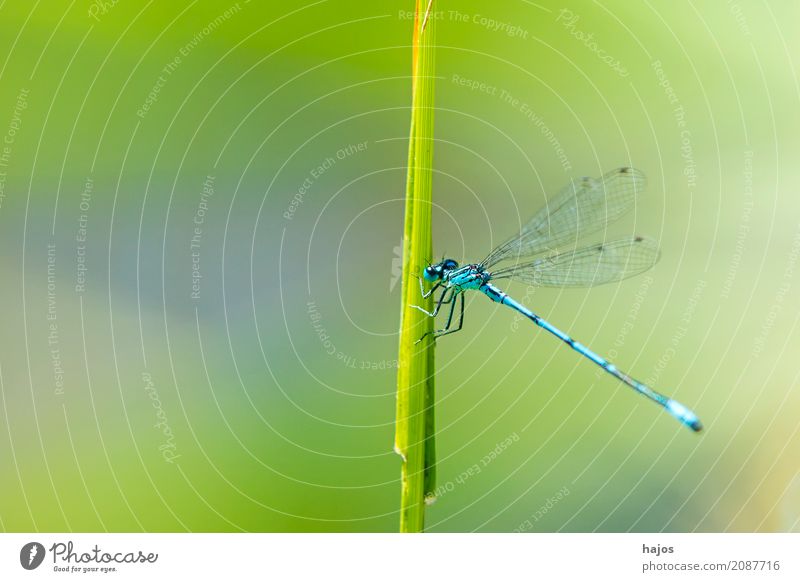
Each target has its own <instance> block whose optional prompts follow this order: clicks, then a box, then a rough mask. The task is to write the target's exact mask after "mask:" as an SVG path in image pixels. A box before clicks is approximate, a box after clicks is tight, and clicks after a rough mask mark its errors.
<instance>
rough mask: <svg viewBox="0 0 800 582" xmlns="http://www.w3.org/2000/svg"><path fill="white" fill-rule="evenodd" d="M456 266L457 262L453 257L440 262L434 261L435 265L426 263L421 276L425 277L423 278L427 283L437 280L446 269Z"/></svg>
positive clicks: (450, 269)
mask: <svg viewBox="0 0 800 582" xmlns="http://www.w3.org/2000/svg"><path fill="white" fill-rule="evenodd" d="M457 268H458V263H457V262H456V261H454V260H453V259H445V260H443V261H442V262H441V263H436V264H435V265H428V266H427V267H425V270H424V271H423V273H422V276H423V277H425V280H426V281H428V282H429V283H433V282H434V281H439V280H440V279H442V278H443V277H444V275H445V273H447V272H448V271H452V270H453V269H457Z"/></svg>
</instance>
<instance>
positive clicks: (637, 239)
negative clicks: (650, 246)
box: [633, 236, 644, 242]
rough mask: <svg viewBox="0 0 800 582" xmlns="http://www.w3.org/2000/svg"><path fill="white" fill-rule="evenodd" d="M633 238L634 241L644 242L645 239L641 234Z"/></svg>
mask: <svg viewBox="0 0 800 582" xmlns="http://www.w3.org/2000/svg"><path fill="white" fill-rule="evenodd" d="M633 240H634V242H642V241H643V240H644V239H643V238H642V237H640V236H637V237H636V238H634V239H633Z"/></svg>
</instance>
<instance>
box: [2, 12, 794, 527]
mask: <svg viewBox="0 0 800 582" xmlns="http://www.w3.org/2000/svg"><path fill="white" fill-rule="evenodd" d="M265 4H267V5H266V6H264V5H262V3H257V2H244V1H242V2H239V3H231V4H227V3H224V2H223V3H220V2H202V1H196V2H175V3H172V2H170V3H167V2H153V1H150V2H147V3H145V2H132V1H127V0H121V1H119V2H116V3H114V2H110V1H109V2H105V3H103V2H95V3H90V2H86V1H80V2H79V1H72V2H67V1H55V2H46V3H45V2H41V1H37V2H22V1H20V0H6V1H5V2H2V3H0V133H2V139H3V143H2V144H0V154H2V157H0V172H1V174H0V187H1V188H2V190H0V194H1V195H2V196H0V242H1V243H2V247H0V248H1V249H2V251H1V252H0V260H1V261H2V268H3V281H4V284H3V285H0V309H2V321H3V325H2V327H0V345H2V350H1V351H0V380H2V383H1V384H0V389H1V390H0V393H1V394H2V400H0V404H1V405H2V409H3V413H2V415H0V424H2V425H3V426H2V428H1V429H0V480H1V481H0V483H1V487H2V495H0V527H2V528H3V529H4V530H6V531H26V530H47V531H53V530H57V531H61V530H76V531H93V530H99V531H105V530H108V531H141V530H146V531H184V530H193V531H198V530H199V531H239V530H245V531H395V530H396V528H397V525H398V513H397V510H398V504H399V481H398V476H399V459H398V458H397V457H396V456H395V455H394V453H393V452H392V441H393V419H394V412H395V409H394V406H395V397H394V388H395V372H396V370H395V367H396V360H395V358H396V347H397V329H398V317H399V304H398V301H399V295H400V288H399V283H398V279H399V274H400V257H399V245H400V243H401V235H402V209H403V203H402V196H403V190H404V178H405V168H404V165H405V163H406V147H407V135H408V121H409V110H408V104H409V102H410V83H409V72H410V59H411V55H410V49H409V46H408V45H409V40H410V37H411V25H412V22H411V20H410V19H409V18H408V16H409V14H408V13H409V12H410V11H411V10H412V9H413V2H411V1H410V0H408V1H404V2H395V1H390V2H380V3H374V4H370V3H363V2H362V3H355V2H345V1H343V0H330V1H325V0H322V1H318V2H313V3H309V4H302V3H286V2H280V3H276V2H270V3H265ZM436 5H437V7H436V10H437V12H436V15H435V18H436V19H437V42H438V44H439V45H440V49H439V50H438V54H437V75H438V77H439V78H438V81H437V85H436V90H437V95H436V102H437V112H436V136H437V142H436V145H435V154H434V159H435V170H436V175H435V179H434V191H435V194H434V198H435V204H436V213H435V253H436V254H437V256H438V255H441V254H445V253H446V254H447V255H448V256H452V257H454V258H456V259H457V260H460V261H461V260H479V259H481V258H482V257H483V256H484V255H485V254H486V253H487V252H488V251H489V250H490V249H491V247H492V246H493V245H495V244H497V243H498V242H500V241H501V240H503V239H505V238H507V237H508V236H509V235H511V234H513V233H514V232H515V231H516V230H517V229H518V228H519V225H520V223H521V221H524V220H525V218H526V217H527V216H528V215H530V214H531V213H532V212H533V211H535V210H536V209H537V208H538V207H539V206H540V205H541V204H542V203H543V202H544V200H545V199H546V197H547V196H548V195H552V194H553V193H555V192H556V191H557V190H558V189H559V188H560V187H561V186H563V185H564V184H566V183H567V182H568V181H569V180H570V178H574V177H580V176H583V175H591V176H596V175H600V174H602V173H604V172H605V171H608V170H610V169H612V168H615V167H618V166H622V165H633V166H635V167H638V168H640V169H642V170H643V171H644V172H645V173H646V174H647V175H648V177H649V187H648V191H647V194H646V195H645V196H643V197H642V199H641V201H640V204H638V205H637V208H636V212H635V215H632V216H630V217H628V218H626V219H625V220H624V221H622V222H621V223H620V224H616V225H614V226H613V228H611V229H610V230H609V232H608V233H607V234H608V235H609V236H610V235H612V234H613V235H617V234H625V233H631V232H637V233H642V234H649V235H650V236H653V237H656V238H658V239H659V241H660V244H661V247H662V259H661V261H660V263H659V264H658V265H657V266H656V268H655V269H653V270H652V271H651V272H649V273H648V275H646V276H640V277H638V278H636V279H631V280H628V281H625V282H623V283H620V284H615V285H609V286H605V287H600V288H596V289H592V290H563V291H561V290H557V289H541V290H535V291H534V290H528V289H526V288H525V286H524V285H519V284H511V285H510V286H509V290H510V292H512V293H514V294H516V296H517V297H519V298H520V299H521V300H524V302H525V303H526V304H528V305H529V306H531V307H532V308H533V309H534V310H536V311H537V312H538V313H540V314H541V315H542V316H544V317H546V318H548V319H549V320H550V321H552V322H553V323H554V324H555V325H557V326H559V327H561V328H562V329H565V330H568V331H570V332H571V333H572V334H573V335H574V336H575V337H576V338H578V339H579V340H580V341H582V342H583V343H585V344H587V345H589V346H591V347H592V348H593V349H595V350H597V351H598V352H599V353H601V354H608V355H610V356H613V360H614V361H615V363H616V364H617V365H619V367H620V368H622V369H624V370H627V371H630V373H631V374H633V375H634V376H636V377H638V378H641V379H642V380H646V381H649V382H650V383H651V384H652V385H653V386H654V387H655V388H657V389H660V390H662V391H664V392H666V393H668V394H670V395H674V396H676V397H677V398H678V399H679V400H681V401H682V402H684V403H686V404H687V405H689V406H691V407H692V408H694V409H695V410H696V411H697V412H698V414H699V415H700V416H701V418H702V419H703V421H704V423H705V425H706V427H707V430H706V432H704V433H703V434H701V435H693V434H691V433H690V432H689V431H687V430H686V429H685V428H682V427H681V426H680V425H679V424H678V423H676V422H674V421H673V420H672V419H671V418H669V416H668V415H666V414H664V413H663V412H662V411H660V410H658V409H657V407H655V406H652V405H651V404H649V403H647V402H645V401H644V400H642V399H640V398H638V397H636V396H635V395H633V394H632V393H630V391H629V390H628V389H626V388H625V387H623V386H621V385H620V384H619V383H617V382H615V381H614V380H613V379H610V378H608V377H606V376H605V375H604V374H602V372H598V370H597V368H596V367H594V366H592V365H591V364H590V363H588V362H586V361H583V360H581V359H580V358H579V357H578V356H577V355H576V354H575V353H573V352H572V351H571V350H569V349H566V348H565V347H564V346H563V345H562V344H561V343H560V342H558V341H557V340H555V339H554V338H552V337H550V336H548V335H546V334H544V333H543V332H540V331H539V330H537V329H534V328H533V326H531V325H525V322H517V323H516V324H515V319H514V314H513V313H512V312H511V311H510V310H507V309H503V308H501V307H498V306H497V305H495V304H492V303H491V302H489V301H487V300H486V299H485V298H484V297H482V296H478V295H477V294H475V296H473V297H470V298H469V301H468V305H467V307H468V312H467V318H466V322H465V329H464V331H463V332H461V333H460V334H457V335H453V336H450V337H447V338H445V340H442V341H440V342H439V346H438V349H437V362H438V374H437V396H438V401H437V403H436V415H437V423H438V426H437V428H438V432H437V439H438V440H437V447H438V455H439V464H438V475H439V490H440V493H441V495H440V498H439V499H438V501H437V502H436V503H435V504H433V505H432V506H431V507H430V508H429V509H428V512H427V528H428V529H429V530H430V531H476V530H478V531H515V530H516V531H662V530H664V531H791V530H794V531H798V530H800V522H798V519H800V476H799V473H798V468H799V466H798V455H797V451H798V448H799V447H800V435H798V428H799V425H798V413H800V394H799V393H798V390H797V386H798V372H799V371H800V367H799V366H798V360H797V354H798V350H800V331H799V330H798V329H797V324H798V316H799V315H800V309H798V302H797V299H796V297H797V294H798V289H800V273H799V271H800V266H798V264H797V260H798V254H799V253H800V197H799V196H798V190H797V184H798V178H799V177H800V176H799V175H798V174H799V173H800V170H798V165H797V153H798V151H800V149H798V145H800V137H799V136H800V131H799V130H800V117H798V115H797V111H798V105H800V99H799V98H800V83H799V82H798V78H797V72H798V71H797V62H796V61H797V60H798V58H800V53H799V51H798V49H800V41H798V37H797V35H796V34H794V33H795V30H794V29H795V25H796V23H797V22H798V18H800V7H798V5H797V3H796V2H790V1H788V0H787V1H783V2H771V3H766V2H753V1H748V0H739V1H733V2H718V3H712V2H701V3H693V2H683V1H678V2H674V3H669V6H668V7H667V5H666V4H659V3H656V4H654V5H648V4H643V5H640V4H639V3H633V2H624V1H622V0H617V1H606V2H595V3H584V2H569V1H567V2H563V3H557V4H554V3H550V2H540V3H533V2H528V1H525V0H513V1H510V2H504V3H500V4H487V3H485V2H474V1H470V0H465V1H461V2H446V1H442V2H441V3H440V2H439V1H438V0H437V2H436ZM359 144H361V145H359ZM504 442H505V443H510V444H508V445H507V446H505V445H503V444H502V443H504ZM498 445H499V450H501V451H502V452H501V453H499V454H496V455H492V451H493V450H495V449H496V448H497V447H498ZM487 455H489V457H490V459H491V460H490V461H488V462H486V461H482V459H484V457H486V456H487ZM476 464H477V465H478V469H477V470H475V469H474V468H473V469H471V468H472V467H473V466H474V465H476Z"/></svg>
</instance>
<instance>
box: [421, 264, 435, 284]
mask: <svg viewBox="0 0 800 582" xmlns="http://www.w3.org/2000/svg"><path fill="white" fill-rule="evenodd" d="M422 276H423V277H424V278H425V280H426V281H428V282H433V281H436V280H437V279H438V278H439V270H438V269H437V268H436V267H434V266H433V265H431V266H430V267H425V270H424V271H423V272H422Z"/></svg>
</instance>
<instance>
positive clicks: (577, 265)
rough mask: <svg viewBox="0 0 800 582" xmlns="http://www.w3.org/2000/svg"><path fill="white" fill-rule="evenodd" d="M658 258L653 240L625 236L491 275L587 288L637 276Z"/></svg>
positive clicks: (530, 281) (494, 277)
mask: <svg viewBox="0 0 800 582" xmlns="http://www.w3.org/2000/svg"><path fill="white" fill-rule="evenodd" d="M658 258H659V250H658V245H657V244H656V242H655V241H654V240H652V239H649V238H644V237H640V236H636V237H627V238H621V239H617V240H613V241H610V242H605V243H598V244H596V245H591V246H588V247H584V248H581V249H578V250H576V251H568V252H562V253H558V254H555V255H552V256H549V257H542V258H539V259H536V260H535V261H532V262H528V263H523V264H520V265H516V266H513V267H508V268H505V269H500V270H498V271H495V272H493V273H492V279H509V278H511V279H516V280H519V281H523V282H526V283H529V284H531V285H539V286H546V287H590V286H594V285H602V284H604V283H611V282H614V281H620V280H622V279H626V278H627V277H632V276H634V275H638V274H639V273H642V272H644V271H646V270H648V269H649V268H650V267H652V266H653V265H654V264H655V263H656V261H658Z"/></svg>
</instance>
